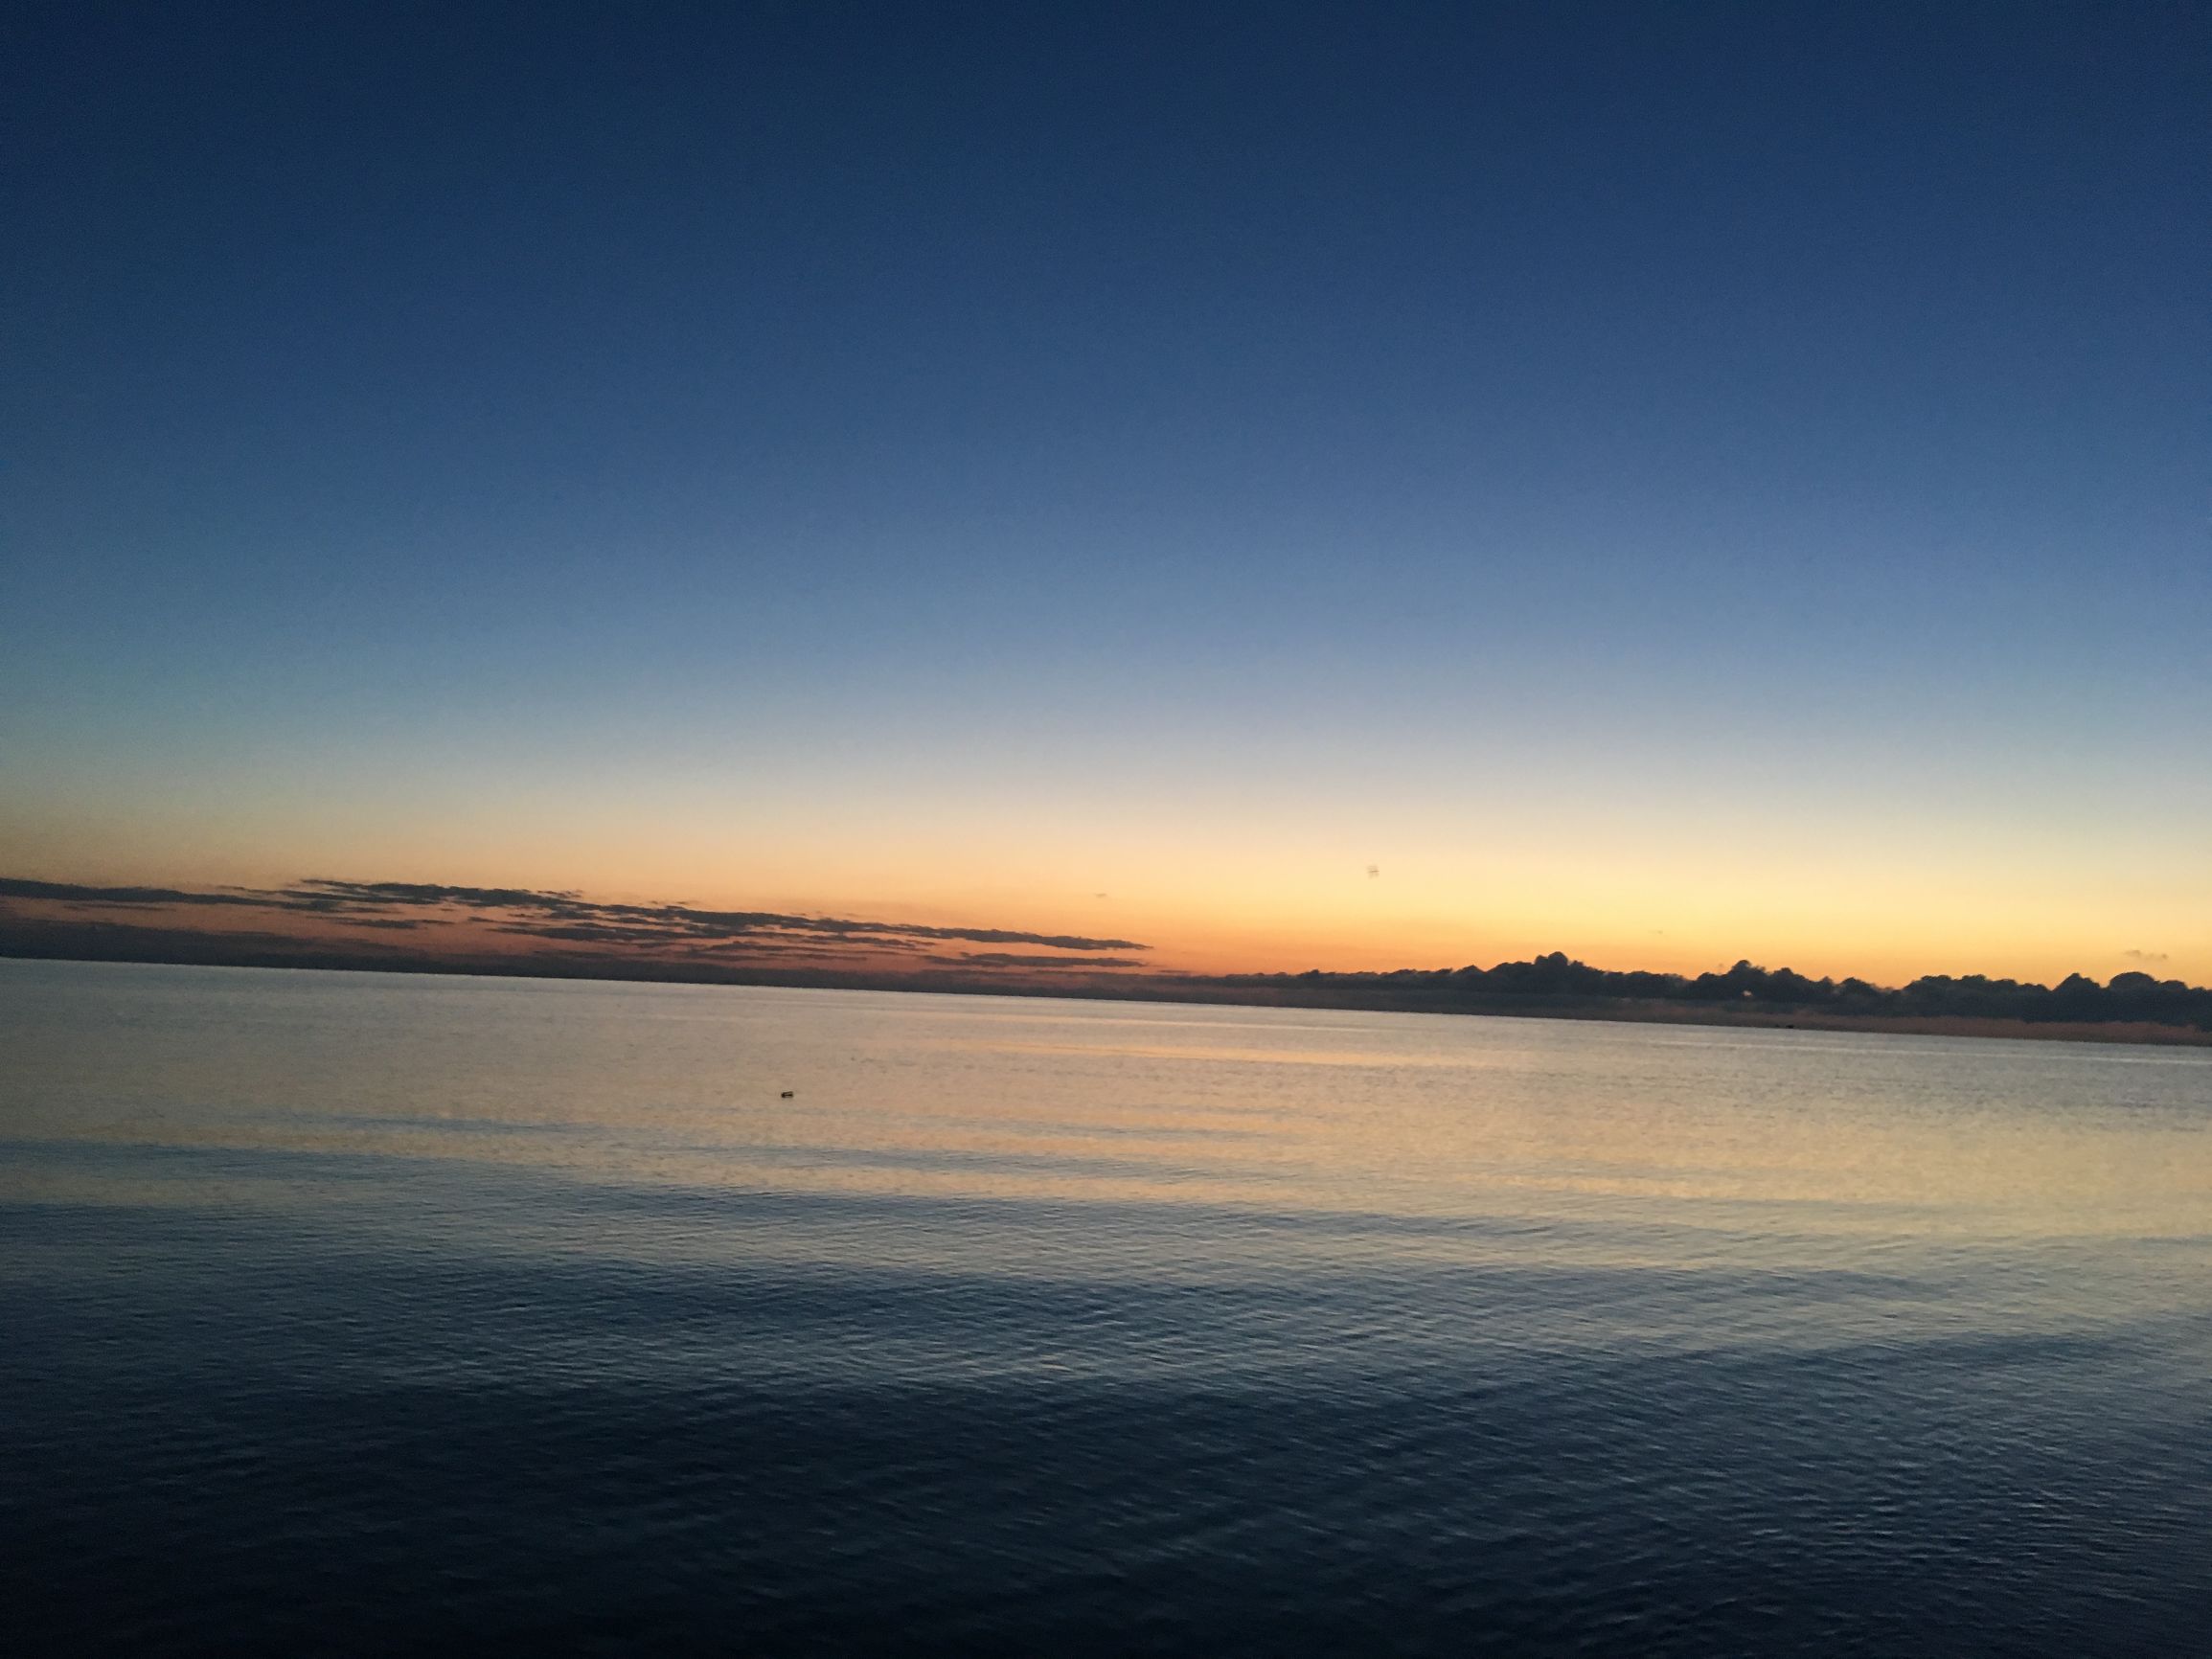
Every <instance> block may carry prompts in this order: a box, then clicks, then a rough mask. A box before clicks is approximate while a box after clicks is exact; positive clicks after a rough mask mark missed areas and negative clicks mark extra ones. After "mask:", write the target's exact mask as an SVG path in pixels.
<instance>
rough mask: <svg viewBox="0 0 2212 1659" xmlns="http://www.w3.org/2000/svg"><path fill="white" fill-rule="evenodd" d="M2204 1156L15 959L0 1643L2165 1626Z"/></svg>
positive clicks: (1840, 1091)
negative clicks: (40, 963)
mask: <svg viewBox="0 0 2212 1659" xmlns="http://www.w3.org/2000/svg"><path fill="white" fill-rule="evenodd" d="M784 1089H790V1090H792V1091H793V1098H792V1099H790V1100H784V1099H782V1098H781V1092H782V1091H783V1090H784ZM2208 1126H2212V1055H2207V1054H2204V1053H2201V1052H2200V1053H2189V1052H2175V1051H2151V1050H2142V1049H2128V1048H2092V1047H2074V1046H2071V1045H2058V1044H2028V1043H1976V1042H1971V1041H1954V1040H1947V1039H1935V1038H1896V1037H1881V1036H1849V1035H1836V1034H1813V1033H1788V1032H1782V1033H1742V1032H1722V1031H1693V1030H1669V1029H1656V1028H1639V1027H1627V1026H1604V1025H1579V1024H1567V1023H1543V1022H1524V1021H1506V1020H1452V1019H1439V1018H1429V1017H1423V1016H1398V1015H1360V1014H1334V1013H1320V1014H1316V1013H1307V1012H1289V1011H1243V1010H1217V1009H1161V1008H1141V1007H1133V1006H1127V1005H1075V1004H1066V1003H1039V1002H1020V1001H1001V1000H985V999H967V998H941V997H898V996H873V995H858V994H848V993H838V992H807V991H782V990H729V989H693V988H641V987H616V986H579V985H554V984H528V983H521V982H448V981H436V980H425V979H407V978H399V977H378V976H356V975H343V974H310V973H262V972H252V971H239V970H219V969H181V968H180V969H169V968H136V967H114V966H34V965H29V964H17V963H0V1430H4V1442H0V1560H4V1561H5V1574H6V1579H5V1588H6V1594H5V1596H4V1597H0V1646H4V1647H5V1648H6V1650H7V1651H9V1652H11V1653H14V1652H26V1653H30V1652H45V1651H84V1652H109V1651H125V1652H150V1651H165V1652H166V1651H201V1652H238V1651H246V1650H256V1651H286V1652H301V1651H314V1652H331V1651H339V1652H344V1651H379V1652H381V1651H391V1650H395V1649H402V1648H424V1647H428V1646H432V1645H437V1646H461V1647H465V1648H473V1649H476V1650H480V1651H487V1652H501V1651H609V1652H614V1651H635V1650H652V1651H663V1652H732V1653H773V1652H820V1651H838V1650H887V1649H899V1650H939V1651H959V1652H977V1653H991V1652H1024V1653H1028V1652H1054V1653H1062V1652H1080V1653H1088V1652H1116V1653H1119V1652H1139V1651H1143V1652H1173V1653H1206V1654H1214V1653H1244V1652H1250V1653H1274V1652H1324V1651H1328V1652H1336V1651H1346V1650H1354V1651H1381V1652H1407V1653H1414V1652H1439V1653H1443V1652H1449V1653H1465V1652H1486V1651H1488V1652H1507V1653H1515V1652H1532V1653H1544V1652H1558V1653H1588V1654H1624V1655H1626V1654H1639V1655H1646V1654H1657V1655H1666V1654H1767V1653H1774V1652H1786V1651H1792V1650H1812V1651H1820V1652H1829V1653H1846V1654H1850V1653H1882V1654H1891V1653H1896V1654H1917V1653H1928V1654H1975V1653H1989V1654H1998V1653H2005V1654H2051V1655H2074V1654H2107V1653H2143V1654H2175V1653H2202V1652H2206V1651H2208V1650H2212V1636H2208V1634H2207V1633H2208V1632H2212V1273H2208V1272H2207V1268H2208V1267H2212V1138H2208V1136H2207V1128H2208Z"/></svg>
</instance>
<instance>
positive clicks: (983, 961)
mask: <svg viewBox="0 0 2212 1659" xmlns="http://www.w3.org/2000/svg"><path fill="white" fill-rule="evenodd" d="M929 960H930V961H931V962H936V963H942V964H944V965H945V966H947V967H1142V966H1144V964H1143V963H1141V962H1139V961H1137V960H1136V958H1134V957H1130V956H1014V955H1009V954H1008V953H1007V952H1005V951H1002V950H964V951H960V952H957V953H956V954H953V955H949V956H932V957H931V958H930V959H929Z"/></svg>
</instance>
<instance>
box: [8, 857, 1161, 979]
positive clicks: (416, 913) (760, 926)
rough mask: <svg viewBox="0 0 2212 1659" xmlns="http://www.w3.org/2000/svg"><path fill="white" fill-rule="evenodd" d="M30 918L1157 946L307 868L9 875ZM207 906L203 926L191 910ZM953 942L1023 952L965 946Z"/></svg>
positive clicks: (794, 946)
mask: <svg viewBox="0 0 2212 1659" xmlns="http://www.w3.org/2000/svg"><path fill="white" fill-rule="evenodd" d="M8 901H12V903H11V911H12V913H13V914H14V915H15V916H16V918H17V920H23V909H22V907H24V906H26V905H28V906H29V907H30V912H31V920H37V919H39V918H44V919H45V920H48V921H50V922H51V921H55V920H67V919H75V920H79V921H80V923H81V924H85V925H92V926H99V927H103V928H112V927H114V926H117V925H128V924H130V923H131V922H133V921H136V920H141V919H143V920H144V921H145V922H147V923H149V924H150V923H152V922H154V921H156V920H158V921H159V923H160V925H161V926H162V928H163V929H164V931H165V932H166V933H168V934H171V935H173V934H176V933H178V932H179V931H182V932H185V933H191V932H192V931H193V930H194V928H195V927H198V928H201V929H203V930H204V931H205V932H206V933H207V934H208V935H209V936H210V937H214V936H217V935H218V934H219V935H220V936H221V937H225V938H229V939H234V940H236V939H239V938H242V937H243V935H242V934H241V932H240V930H239V927H238V926H237V925H234V924H231V923H230V922H228V920H226V913H227V915H229V916H236V917H237V919H238V921H239V922H240V923H250V924H253V925H256V926H259V927H262V928H263V929H265V928H267V927H268V926H269V925H270V924H271V923H278V922H284V921H288V922H289V924H290V925H291V926H292V927H294V928H296V929H298V930H299V931H297V932H293V933H280V934H268V933H265V932H263V933H262V934H257V935H256V937H257V938H258V939H262V940H264V941H265V940H267V939H288V940H291V941H292V942H294V943H318V944H323V945H329V944H331V943H339V942H344V941H346V940H348V939H349V938H351V939H353V941H354V942H355V943H362V944H367V943H370V941H369V940H368V939H367V938H364V937H362V936H361V934H360V932H359V930H373V931H374V932H376V933H382V934H386V935H390V934H395V933H405V934H410V935H415V936H417V941H416V942H417V943H420V944H421V946H422V948H423V949H425V950H434V951H440V952H442V953H444V954H448V955H450V954H453V953H455V952H457V951H461V950H464V949H467V948H470V947H471V946H473V947H474V948H478V949H490V950H493V951H502V950H503V951H507V952H513V951H514V950H516V949H524V948H527V947H529V946H531V945H541V946H544V947H546V948H548V949H552V950H559V951H566V952H571V953H584V952H589V953H594V954H598V955H609V956H633V957H639V958H645V959H650V960H655V961H663V962H666V961H706V960H712V961H719V962H725V963H729V964H732V965H733V966H745V965H747V964H748V963H758V962H763V961H770V960H800V959H805V960H807V961H810V962H815V963H829V964H834V963H836V962H839V961H848V962H854V963H861V964H865V963H867V962H870V961H878V962H880V961H883V960H884V959H886V958H888V959H890V960H891V962H893V963H896V962H898V961H899V960H901V959H904V960H907V961H910V962H914V963H915V964H916V965H917V966H919V965H920V964H923V963H926V964H929V965H932V966H936V967H938V968H940V969H945V968H959V969H963V970H969V971H993V970H1016V969H1033V968H1061V967H1082V968H1086V969H1119V968H1130V967H1141V966H1144V964H1143V962H1142V961H1141V960H1139V959H1138V958H1136V957H1134V956H1129V955H1124V954H1108V953H1123V952H1132V951H1144V950H1147V949H1149V948H1150V946H1148V945H1145V944H1143V943H1139V942H1138V941H1135V940H1130V939H1104V938H1093V937H1091V936H1089V935H1087V934H1072V933H1041V932H1031V931H1027V930H1023V929H1017V928H1004V927H960V926H946V925H941V924H938V923H934V922H915V921H897V920H870V919H866V918H859V917H840V916H803V915H795V914H789V913H786V912H781V911H767V910H714V909H707V908H704V907H701V906H697V905H693V904H688V903H683V902H680V901H670V902H659V903H644V904H639V903H619V902H611V901H604V900H600V899H593V898H585V897H584V896H583V895H582V894H581V893H577V892H572V891H562V890H542V889H536V888H525V887H467V886H453V885H446V884H444V883H434V882H417V881H359V880H352V879H347V878H342V877H337V876H312V877H308V878H305V879H302V880H300V881H296V882H293V883H291V884H289V885H287V886H283V887H269V888H248V887H224V888H214V889H188V888H177V887H99V886H89V885H84V884H80V883H73V882H61V881H36V880H30V879H25V878H21V877H10V876H0V902H8ZM195 913H196V914H198V915H202V916H205V917H207V919H208V920H207V921H206V922H204V923H195V922H194V921H193V920H190V919H191V918H192V916H194V914H195ZM946 944H976V945H986V946H1015V947H1027V948H1026V950H1023V949H1018V948H1017V949H1013V950H1007V949H998V950H980V951H959V952H951V953H947V952H945V951H943V950H942V949H940V948H938V947H941V946H944V945H946Z"/></svg>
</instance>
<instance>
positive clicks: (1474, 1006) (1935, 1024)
mask: <svg viewBox="0 0 2212 1659" xmlns="http://www.w3.org/2000/svg"><path fill="white" fill-rule="evenodd" d="M211 942H212V936H211ZM0 960H8V961H16V962H81V963H94V964H110V965H135V966H148V967H254V968H306V969H310V970H315V971H321V972H349V973H396V974H422V975H430V976H445V977H451V978H465V979H537V980H573V981H582V982H587V983H604V984H617V985H625V984H629V985H704V986H716V985H719V986H763V987H782V988H786V989H799V990H873V991H907V992H915V993H933V994H938V995H956V996H1011V997H1044V998H1066V999H1069V1000H1073V1001H1082V1002H1129V1003H1184V1004H1197V1005H1212V1006H1216V1007H1230V1008H1302V1009H1335V1010H1343V1011H1351V1012H1372V1013H1426V1014H1438V1015H1444V1016H1459V1017H1491V1018H1504V1019H1562V1020H1594V1021H1602V1022H1609V1023H1616V1024H1627V1025H1694V1026H1709V1027H1717V1028H1730V1029H1744V1030H1766V1031H1780V1030H1789V1031H1836V1032H1869V1033H1875V1034H1881V1033H1888V1034H1894V1035H1901V1036H1957V1037H1982V1038H1997V1039H2011V1040H2027V1041H2036V1042H2091V1043H2132V1044H2142V1045H2151V1046H2166V1047H2185V1048H2212V1031H2206V1030H2204V1029H2202V1028H2201V1027H2198V1026H2188V1025H2171V1024H2164V1023H2159V1022H2155V1021H2148V1020H2029V1019H2009V1018H1992V1017H1983V1016H1975V1015H1971V1014H1894V1015H1892V1014H1859V1013H1846V1012H1838V1011H1833V1010H1829V1009H1819V1008H1791V1007H1787V1006H1784V1007H1761V1008H1731V1007H1728V1006H1726V1005H1724V1004H1723V1005H1717V1004H1713V1003H1704V1002H1683V1001H1675V1000H1657V999H1645V998H1636V997H1587V998H1566V999H1561V998H1543V997H1527V998H1522V997H1513V996H1490V997H1480V998H1472V999H1469V1000H1465V1001H1460V1002H1454V1003H1445V1002H1442V1001H1440V1000H1439V999H1437V998H1435V997H1433V996H1426V997H1425V996H1421V995H1418V994H1413V995H1409V994H1402V993H1395V992H1394V991H1393V990H1392V989H1390V988H1388V987H1386V986H1384V985H1381V984H1377V983H1373V982H1372V981H1370V982H1369V983H1365V984H1358V985H1354V986H1343V985H1320V986H1307V985H1301V984H1299V983H1298V982H1297V979H1296V977H1295V976H1289V975H1269V976H1265V978H1266V979H1267V980H1269V981H1271V982H1273V983H1266V984H1260V985H1255V984H1252V983H1250V982H1249V979H1248V978H1247V977H1246V976H1220V977H1210V976H1204V975H1197V974H1192V975H1179V974H1176V975H1170V974H1152V975H1142V976H1140V975H1134V974H1131V975H1127V976H1123V975H1114V976H1110V977H1109V976H1106V975H1083V976H1078V975H1072V974H1071V975H1068V976H1066V977H1065V978H1060V977H1058V976H1055V977H1053V978H1037V979H1022V980H1012V979H1007V978H1003V977H996V976H991V977H986V976H983V975H973V974H959V973H916V974H905V975H894V974H869V973H856V972H849V971H842V970H832V969H744V968H722V969H714V970H708V971H700V970H698V969H696V968H690V967H686V966H680V965H676V964H665V965H664V964H659V963H647V962H635V961H630V962H616V961H608V960H605V959H582V960H578V961H574V962H549V961H546V960H544V959H542V958H540V959H537V960H536V961H527V960H526V961H489V960H483V959H476V960H450V961H433V960H429V959H426V958H414V959H396V958H393V957H390V956H368V955H354V954H351V953H346V952H338V951H331V952H302V953H298V954H291V953H286V954H282V955H279V954H276V953H271V952H257V951H251V950H246V951H221V950H207V951H184V950H171V951H166V952H159V953H157V952H152V951H143V950H142V951H116V952H112V953H95V952H87V951H85V950H84V949H82V948H81V947H79V948H75V949H66V950H63V949H56V950H41V949H38V948H36V947H35V945H31V946H28V947H27V946H26V944H25V943H23V942H20V941H9V942H7V943H0ZM1385 977H1387V976H1375V978H1376V979H1378V980H1379V979H1382V978H1385Z"/></svg>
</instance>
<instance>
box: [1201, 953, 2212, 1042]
mask: <svg viewBox="0 0 2212 1659" xmlns="http://www.w3.org/2000/svg"><path fill="white" fill-rule="evenodd" d="M1220 983H1223V984H1228V985H1238V986H1250V987H1254V988H1260V987H1272V988H1281V989H1312V990H1316V991H1323V990H1328V991H1341V992H1351V993H1358V992H1362V991H1365V992H1369V993H1377V992H1380V993H1382V994H1385V995H1388V996H1390V997H1391V998H1393V999H1394V1000H1395V999H1401V998H1402V999H1404V1000H1405V1001H1406V1002H1407V1003H1413V1002H1418V1003H1420V1004H1422V1005H1425V1006H1435V1007H1451V1006H1454V1005H1464V1006H1487V1007H1495V1006H1496V1005H1498V1004H1500V1003H1510V1002H1515V1001H1519V1002H1525V1003H1528V1004H1530V1005H1532V1006H1533V1005H1539V1004H1542V1005H1556V1004H1562V1003H1575V1002H1589V1001H1594V1000H1610V1001H1629V1002H1666V1003H1677V1004H1679V1003H1687V1004H1709V1005H1713V1006H1715V1007H1717V1008H1739V1009H1759V1010H1768V1011H1777V1012H1781V1011H1790V1010H1804V1011H1822V1012H1828V1013H1836V1014H1846V1015H1875V1016H1882V1017H1889V1018H1929V1017H1954V1018H1972V1019H2013V1020H2029V1021H2035V1022H2039V1023H2050V1022H2059V1021H2064V1022H2069V1023H2084V1024H2109V1023H2113V1022H2119V1021H2126V1022H2135V1021H2143V1022H2148V1023H2151V1024H2156V1025H2181V1026H2196V1027H2198V1028H2199V1029H2201V1030H2203V1031H2212V989H2204V988H2202V987H2199V986H2191V985H2186V984H2184V983H2182V982H2181V981H2180V980H2178V979H2155V978H2153V977H2152V976H2151V975H2150V974H2147V973H2120V974H2115V975H2113V976H2112V978H2111V980H2110V981H2109V982H2108V983H2106V984H2103V985H2100V984H2099V983H2098V982H2097V981H2095V980H2093V979H2091V978H2089V977H2088V976H2087V974H2080V973H2076V974H2069V975H2067V977H2066V978H2065V979H2064V980H2062V981H2061V982H2060V983H2059V984H2057V985H2055V986H2046V985H2035V984H2032V983H2023V982H2022V981H2019V980H2017V979H1991V978H1989V977H1988V976H1986V975H1984V974H1978V973H1971V974H1966V975H1963V976H1959V977H1953V976H1952V975H1950V974H1948V973H1936V974H1928V975H1927V976H1925V977H1923V978H1920V979H1916V980H1914V981H1913V982H1912V983H1911V984H1910V985H1907V986H1904V987H1903V988H1891V987H1885V986H1879V985H1872V984H1869V983H1868V982H1867V981H1865V980H1863V979H1841V980H1837V979H1808V978H1807V977H1806V976H1805V975H1804V974H1801V973H1798V972H1796V971H1794V970H1793V969H1791V968H1787V967H1777V968H1765V967H1760V966H1755V965H1753V964H1752V963H1749V962H1739V963H1738V964H1736V966H1734V967H1731V968H1729V969H1728V970H1727V971H1726V972H1725V973H1701V974H1699V975H1698V976H1697V977H1696V978H1695V979H1692V978H1690V977H1688V976H1687V975H1684V974H1679V973H1651V972H1643V971H1635V972H1626V973H1615V972H1611V971H1609V970H1608V969H1606V968H1602V967H1592V966H1590V965H1589V964H1587V963H1585V962H1577V961H1574V960H1573V959H1571V958H1570V957H1568V956H1567V954H1566V953H1565V952H1564V951H1559V950H1555V951H1553V952H1552V953H1551V954H1550V955H1549V956H1539V957H1538V958H1537V959H1536V960H1535V961H1534V962H1501V963H1499V964H1498V965H1497V966H1495V967H1488V968H1485V967H1446V968H1437V969H1433V970H1430V969H1424V968H1412V967H1406V968H1399V969H1397V970H1396V971H1394V972H1389V973H1324V972H1322V971H1321V970H1319V969H1318V968H1315V969H1312V970H1310V971H1308V972H1306V973H1296V974H1291V973H1264V974H1238V975H1232V976H1225V977H1224V978H1223V979H1222V981H1221V982H1220Z"/></svg>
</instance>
